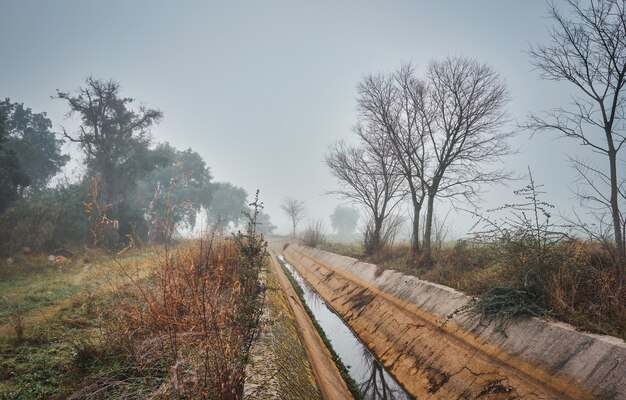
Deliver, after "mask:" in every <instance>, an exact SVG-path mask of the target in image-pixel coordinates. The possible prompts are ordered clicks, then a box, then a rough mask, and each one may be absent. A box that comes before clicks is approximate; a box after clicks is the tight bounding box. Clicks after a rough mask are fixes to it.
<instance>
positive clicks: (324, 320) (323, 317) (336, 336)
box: [278, 255, 412, 400]
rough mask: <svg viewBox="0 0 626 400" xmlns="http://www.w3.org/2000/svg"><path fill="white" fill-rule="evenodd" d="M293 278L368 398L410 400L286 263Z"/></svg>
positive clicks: (338, 318)
mask: <svg viewBox="0 0 626 400" xmlns="http://www.w3.org/2000/svg"><path fill="white" fill-rule="evenodd" d="M278 258H279V259H280V260H281V261H282V263H283V264H284V265H285V267H286V268H287V270H288V271H289V272H290V273H291V276H292V277H293V278H294V280H295V281H296V282H297V284H298V285H299V286H300V289H302V292H303V293H304V296H303V300H304V302H305V303H306V305H307V306H308V307H309V309H310V310H311V312H312V314H313V317H314V318H315V319H316V320H317V323H318V325H319V326H320V327H321V328H322V330H323V331H324V334H325V335H326V337H327V338H328V340H329V341H330V343H331V345H332V347H333V350H334V351H335V352H336V353H337V355H338V356H339V358H340V359H341V361H342V362H343V364H344V365H345V366H346V367H347V368H348V371H349V374H350V376H351V377H352V379H354V380H355V381H356V382H357V384H358V385H359V388H360V389H361V392H362V393H363V395H364V397H365V398H366V399H385V400H387V399H389V400H392V399H411V398H412V397H411V396H410V395H409V394H407V393H406V392H405V391H404V389H403V388H402V386H400V384H399V383H398V382H397V381H396V380H395V379H394V378H393V377H392V376H391V374H389V372H387V370H386V369H385V368H384V367H383V366H382V364H381V363H380V362H379V361H378V360H377V359H376V357H374V355H373V354H372V353H371V352H370V351H369V349H368V348H367V347H366V346H365V345H364V344H363V343H362V342H361V341H360V340H359V338H358V337H357V336H356V335H355V334H354V332H352V330H351V329H350V328H349V327H348V326H347V325H346V324H345V322H343V320H342V319H341V318H340V317H339V316H338V315H337V314H336V313H335V312H334V311H333V310H332V308H331V307H330V306H329V305H328V304H327V303H326V301H325V300H324V299H323V298H322V297H321V296H320V295H319V294H318V293H317V292H316V291H315V289H313V287H311V285H309V283H308V282H307V281H306V280H305V279H304V278H303V277H302V276H301V275H300V273H298V271H296V270H295V268H293V266H291V265H290V264H289V263H287V262H286V261H285V259H284V258H283V256H282V255H279V256H278Z"/></svg>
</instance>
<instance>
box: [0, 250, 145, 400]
mask: <svg viewBox="0 0 626 400" xmlns="http://www.w3.org/2000/svg"><path fill="white" fill-rule="evenodd" d="M151 256H152V254H151V253H150V254H139V253H135V254H131V255H129V256H125V257H123V258H121V261H120V262H121V263H122V264H124V265H126V266H127V267H128V268H129V270H140V269H142V268H143V269H145V270H146V271H147V270H149V268H150V265H151V264H156V263H155V262H154V261H155V260H154V259H153V258H152V257H151ZM115 265H116V264H115V263H114V262H112V260H111V259H109V258H107V257H98V258H95V259H94V260H93V261H92V264H91V265H90V266H87V267H86V266H85V265H84V263H83V262H82V261H72V262H69V263H66V264H58V263H54V262H50V261H48V260H47V259H46V258H44V257H19V258H17V259H16V260H15V262H14V263H13V264H9V265H6V264H3V265H0V399H7V400H8V399H64V398H67V397H68V396H69V395H70V394H72V393H74V392H75V391H76V390H77V389H78V388H80V387H81V385H83V384H84V382H85V381H86V380H89V379H92V378H95V377H102V376H115V375H119V374H124V373H125V371H127V370H129V361H127V360H125V359H124V357H122V356H120V354H121V353H120V352H116V351H115V349H113V348H112V347H111V346H112V345H111V343H108V342H107V340H106V337H104V334H103V330H102V326H103V324H104V323H105V322H106V321H105V318H106V312H105V310H106V308H107V307H108V306H109V305H110V304H111V303H112V302H113V301H115V299H116V298H117V297H116V296H117V294H115V292H114V288H118V287H120V285H122V286H123V284H124V282H125V281H124V279H123V276H122V275H120V273H119V270H116V269H115V268H114V266H115ZM135 267H136V268H135ZM143 269H142V270H143ZM144 275H145V274H144ZM16 316H20V318H21V320H22V324H23V330H24V332H23V335H22V337H21V338H19V337H18V336H17V332H16V321H17V320H16Z"/></svg>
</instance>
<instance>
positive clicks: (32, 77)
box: [0, 0, 580, 233]
mask: <svg viewBox="0 0 626 400" xmlns="http://www.w3.org/2000/svg"><path fill="white" fill-rule="evenodd" d="M549 23H550V21H549V20H548V19H546V3H545V2H544V1H543V0H524V1H518V0H491V1H487V0H474V1H461V0H459V1H382V0H381V1H363V0H359V1H319V0H316V1H309V2H304V1H293V0H291V1H286V0H285V1H222V2H208V1H181V2H173V1H169V2H165V1H153V0H149V1H148V0H145V1H98V2H96V1H84V0H77V1H61V0H59V1H27V0H23V1H9V0H0V54H1V55H2V57H1V58H0V60H1V61H0V72H1V73H0V97H3V98H4V97H9V98H11V100H12V101H17V102H23V103H24V104H25V105H26V106H28V107H31V108H32V109H33V110H34V111H35V112H40V111H46V112H47V113H48V115H49V117H50V118H51V119H52V121H53V124H54V126H55V129H57V131H58V130H60V129H59V127H60V126H61V125H64V126H68V127H71V126H74V125H73V123H72V121H66V120H64V114H65V113H66V112H67V109H66V106H65V104H64V103H62V102H61V101H59V100H52V99H51V98H50V96H51V95H53V94H54V93H55V90H56V89H61V90H74V89H76V88H78V87H79V86H80V85H81V84H82V83H83V82H84V79H85V77H86V76H88V75H93V76H94V77H96V78H103V79H109V78H113V79H115V80H118V81H119V82H120V83H121V85H122V90H123V91H122V94H123V95H125V96H129V97H133V98H135V99H137V101H138V102H140V103H142V104H146V105H148V106H151V107H157V108H160V109H161V110H162V111H163V112H164V115H165V116H164V119H163V121H162V123H161V124H160V125H159V126H158V127H156V128H155V129H154V130H153V135H154V138H155V140H156V141H168V142H170V143H171V144H173V145H174V146H176V147H178V148H180V149H184V148H187V147H191V148H192V149H193V150H195V151H197V152H198V153H200V154H201V155H202V156H203V157H204V158H205V160H206V162H207V164H208V165H209V166H210V168H211V170H212V173H213V175H214V177H215V178H216V179H217V180H226V181H230V182H232V183H233V184H236V185H239V186H242V187H244V188H245V189H246V190H247V191H248V193H250V194H253V193H254V191H255V190H256V189H257V188H258V189H260V191H261V200H262V201H264V202H265V205H266V211H267V212H268V213H269V214H270V215H271V217H272V220H273V221H274V223H276V224H277V225H279V228H280V231H282V232H288V229H289V228H288V223H287V218H286V216H285V215H283V213H282V212H281V210H280V208H279V205H280V203H281V201H282V199H283V198H284V197H285V196H293V197H296V198H299V199H302V200H304V201H305V202H306V204H307V206H308V211H309V212H308V214H309V216H310V217H317V218H320V217H321V218H326V219H327V218H328V216H329V215H330V214H331V213H332V211H333V209H334V207H335V206H336V205H337V204H339V203H340V201H339V200H338V199H336V198H335V197H334V196H329V195H324V193H325V192H326V191H329V190H332V189H334V188H336V183H335V181H334V179H333V178H332V177H331V176H330V174H329V173H328V170H327V169H326V167H325V165H324V164H323V157H324V154H325V152H326V150H327V146H328V145H329V144H331V143H332V142H334V141H336V140H338V139H342V138H344V139H345V138H349V137H350V136H351V131H350V127H351V126H352V125H353V124H354V123H355V122H356V112H355V94H356V90H355V86H356V84H357V83H358V82H359V81H360V80H361V78H362V77H363V75H365V74H368V73H375V72H379V71H381V72H387V71H390V70H392V69H394V68H396V67H397V66H399V65H400V63H401V62H402V61H411V62H413V63H414V65H415V66H416V67H417V68H418V70H423V68H424V67H425V66H426V64H427V63H428V61H429V60H431V59H440V58H442V57H445V56H448V55H464V56H468V57H475V58H477V59H479V60H482V61H485V62H487V63H488V64H490V65H491V66H493V67H494V68H495V69H496V70H497V71H498V72H499V73H500V74H501V76H502V77H503V78H504V79H505V80H506V82H507V84H508V87H509V90H510V93H511V102H510V107H509V110H510V113H511V114H512V116H513V117H515V118H517V119H518V120H520V121H522V120H523V119H524V118H525V116H526V115H527V113H528V112H530V111H542V110H547V109H549V108H552V107H555V106H560V105H564V104H566V103H567V102H568V101H569V97H568V96H569V90H570V88H569V87H567V86H559V85H557V84H555V83H552V82H546V81H541V80H540V79H539V77H538V74H537V72H536V71H533V69H532V66H531V64H530V61H529V57H528V55H527V54H526V51H527V50H528V48H529V44H537V43H547V41H548V40H549V39H548V32H547V25H548V24H549ZM554 138H555V136H554V135H552V136H550V135H546V136H542V137H535V138H533V139H530V136H529V135H528V134H527V133H522V134H521V135H520V136H518V137H517V138H516V140H515V141H514V143H513V145H514V146H517V147H518V148H519V149H520V153H519V154H518V155H516V156H514V157H510V158H509V159H508V160H506V164H507V166H508V167H509V168H511V169H512V170H515V171H517V172H518V173H519V174H523V173H525V171H526V168H527V166H531V168H532V170H533V174H534V175H535V180H536V181H538V182H539V183H543V184H545V190H546V191H547V192H548V196H547V198H548V200H550V201H551V202H553V203H555V204H556V205H557V206H558V207H559V209H560V210H561V211H562V212H567V211H568V210H570V209H571V207H572V206H574V205H575V204H576V201H575V200H574V199H573V196H572V194H571V192H570V191H569V190H568V185H571V183H572V181H573V180H574V173H573V172H572V171H571V170H570V169H569V168H568V167H567V163H566V154H570V155H573V154H575V153H576V152H577V151H579V149H580V146H578V145H577V143H575V142H573V141H569V140H565V139H562V140H554ZM74 152H75V151H74ZM522 184H523V183H518V184H513V185H512V187H511V188H508V189H496V190H491V191H489V192H488V193H486V195H485V199H486V201H485V207H489V206H493V205H498V204H500V202H501V201H502V200H504V199H506V198H507V197H508V193H510V192H511V191H512V189H513V188H515V187H517V186H520V185H522ZM444 208H445V207H444V206H441V207H440V209H442V210H443V209H444ZM450 218H451V219H453V220H454V229H455V231H457V232H458V233H462V232H463V231H464V230H465V229H467V227H469V225H470V224H471V222H470V220H469V218H468V217H467V216H463V215H454V216H451V217H450ZM327 223H328V225H330V223H329V222H327Z"/></svg>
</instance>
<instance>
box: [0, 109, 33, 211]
mask: <svg viewBox="0 0 626 400" xmlns="http://www.w3.org/2000/svg"><path fill="white" fill-rule="evenodd" d="M5 121H6V115H5V114H4V113H3V112H2V111H1V110H0V214H1V213H3V212H4V211H5V210H6V209H7V208H8V207H9V206H10V205H11V203H12V202H13V201H15V200H16V199H17V198H18V197H19V193H20V191H21V189H22V188H24V187H26V186H28V185H29V184H30V179H29V178H28V175H26V174H25V173H24V171H23V170H22V166H21V165H20V160H19V159H18V157H17V154H16V153H15V152H14V151H13V150H11V149H8V148H6V147H5V144H6V136H5Z"/></svg>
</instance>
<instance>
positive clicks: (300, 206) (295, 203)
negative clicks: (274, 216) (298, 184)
mask: <svg viewBox="0 0 626 400" xmlns="http://www.w3.org/2000/svg"><path fill="white" fill-rule="evenodd" d="M280 208H282V209H283V211H285V213H287V215H288V216H289V219H291V226H292V228H293V231H292V236H293V237H294V238H295V237H296V227H297V226H298V224H299V223H300V222H301V221H302V220H303V219H304V217H305V215H306V208H305V206H304V202H303V201H300V200H297V199H294V198H293V197H285V200H283V204H281V205H280Z"/></svg>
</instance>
